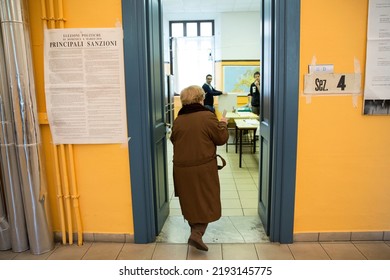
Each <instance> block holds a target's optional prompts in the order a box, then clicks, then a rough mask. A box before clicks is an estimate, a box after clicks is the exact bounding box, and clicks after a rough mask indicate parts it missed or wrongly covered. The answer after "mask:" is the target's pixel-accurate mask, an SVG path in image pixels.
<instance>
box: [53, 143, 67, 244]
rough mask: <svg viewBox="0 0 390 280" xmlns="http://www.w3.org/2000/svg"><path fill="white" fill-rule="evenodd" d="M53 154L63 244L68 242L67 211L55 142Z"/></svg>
mask: <svg viewBox="0 0 390 280" xmlns="http://www.w3.org/2000/svg"><path fill="white" fill-rule="evenodd" d="M53 155H54V166H55V179H56V190H57V200H58V208H59V211H60V222H61V234H62V244H66V230H65V213H64V202H63V197H64V196H63V195H62V189H61V178H60V168H59V162H58V149H57V145H55V144H53Z"/></svg>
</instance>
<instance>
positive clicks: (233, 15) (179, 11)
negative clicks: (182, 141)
mask: <svg viewBox="0 0 390 280" xmlns="http://www.w3.org/2000/svg"><path fill="white" fill-rule="evenodd" d="M174 2H176V1H175V0H163V1H162V4H163V14H164V17H163V18H164V35H165V36H164V47H165V58H164V61H165V64H166V67H165V69H170V74H173V77H174V80H175V82H176V84H175V85H176V89H175V90H174V92H176V93H179V92H180V90H181V89H182V88H184V87H186V86H188V85H190V84H198V85H200V86H201V85H202V84H203V83H204V82H205V76H206V74H212V75H213V76H214V77H215V79H216V80H219V84H220V83H221V78H222V77H221V76H222V75H221V74H220V75H215V74H216V73H221V72H222V71H223V70H222V67H223V66H222V65H224V64H226V63H233V64H237V65H240V64H238V62H237V61H240V60H241V62H240V63H242V64H243V65H247V64H251V65H252V64H253V63H255V62H256V61H257V66H258V67H257V69H258V68H259V60H260V51H259V50H258V48H256V47H254V46H259V45H260V35H259V34H260V2H258V3H257V4H256V3H252V2H251V1H242V2H241V4H242V5H243V7H242V8H240V9H237V8H235V7H234V5H230V4H229V3H225V4H224V7H223V9H221V7H220V5H216V3H215V5H213V4H210V3H208V7H207V8H205V7H203V6H202V5H200V6H199V5H197V7H192V8H191V9H188V10H186V8H185V7H180V6H176V5H173V4H174ZM184 2H185V1H184ZM189 2H191V1H189ZM185 3H186V2H185ZM244 7H245V8H244ZM224 11H230V12H228V13H224ZM204 14H207V15H205V16H203V15H204ZM222 22H225V24H224V25H223V26H221V23H222ZM233 29H234V30H233ZM248 29H249V30H250V31H251V32H248V33H247V34H245V33H242V30H248ZM227 32H229V36H228V35H227ZM232 37H234V38H236V39H235V40H232V39H231V38H232ZM216 50H217V51H216ZM232 55H233V56H234V57H235V59H233V58H232ZM224 56H229V58H230V59H229V61H228V62H227V61H226V59H223V58H224ZM167 61H168V65H167ZM215 65H216V67H217V68H220V69H217V70H216V71H215V72H214V66H215ZM254 65H256V64H254ZM167 66H170V67H167ZM180 66H181V67H180ZM249 67H250V68H251V69H252V68H254V66H243V67H240V66H228V68H229V69H230V70H231V69H232V68H234V69H238V68H239V69H246V71H247V72H248V73H249V70H247V69H248V68H249ZM221 70H222V71H221ZM229 73H230V72H229ZM239 77H241V75H237V77H234V78H237V79H238V78H239ZM252 77H253V73H249V79H244V78H241V80H240V81H244V82H246V83H248V84H247V85H246V86H242V88H241V87H238V86H237V85H235V88H236V89H235V92H237V90H243V91H247V90H248V91H249V86H250V83H251V82H252V81H253V80H252ZM230 84H236V82H233V81H231V82H230V83H229V86H231V85H230ZM213 85H215V84H214V81H213ZM217 88H218V89H220V90H224V91H226V90H227V89H226V88H227V87H226V85H224V86H223V88H222V87H221V86H220V85H218V86H217ZM231 88H232V89H233V88H234V87H233V86H231ZM239 88H240V89H239ZM244 94H246V95H247V94H248V93H247V92H242V93H241V95H242V96H243V97H242V99H245V100H247V98H246V97H244ZM176 99H177V103H180V102H179V97H178V96H177V97H176ZM215 99H217V98H215ZM217 107H218V105H217ZM217 110H218V108H217ZM219 111H221V110H219ZM176 114H177V112H176ZM232 125H234V123H232ZM231 132H233V133H231V134H234V130H233V131H231ZM248 136H249V135H247V134H245V138H249V137H248ZM231 138H234V135H231ZM251 138H252V139H253V136H251ZM232 140H233V139H231V140H230V141H229V142H232ZM167 147H168V149H167V151H168V155H167V157H168V164H167V165H168V184H169V196H170V203H169V205H170V214H169V216H168V218H167V221H166V222H165V224H164V226H163V228H162V230H161V232H160V233H159V235H158V236H157V239H156V240H157V242H168V243H185V242H187V239H188V235H189V227H188V224H187V222H186V221H184V218H183V216H182V215H181V210H180V205H179V200H178V198H177V197H174V195H173V178H172V176H173V175H172V173H173V172H172V162H171V161H172V144H171V143H170V141H169V140H168V141H167ZM243 148H244V155H243V162H242V167H241V168H239V164H238V163H239V155H238V154H237V153H236V152H235V149H234V146H230V147H229V149H226V148H225V145H224V146H222V147H218V154H220V155H221V156H222V157H224V158H225V159H226V160H227V166H226V167H225V168H224V169H223V170H221V171H220V172H219V177H220V181H221V202H222V217H221V219H219V220H218V221H216V222H214V223H211V224H210V225H209V228H208V230H207V231H206V234H205V237H204V238H205V240H206V242H208V243H212V242H219V243H232V242H233V243H234V242H236V243H242V242H264V241H268V240H269V239H268V237H267V235H266V233H265V230H264V228H263V226H262V223H261V221H260V217H259V214H258V210H257V207H258V203H257V202H258V195H259V190H258V182H259V150H258V147H257V149H256V153H254V154H252V153H251V146H244V147H243Z"/></svg>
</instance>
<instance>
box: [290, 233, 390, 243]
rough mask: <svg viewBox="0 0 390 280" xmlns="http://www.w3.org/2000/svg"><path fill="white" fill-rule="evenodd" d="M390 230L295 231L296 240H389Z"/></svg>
mask: <svg viewBox="0 0 390 280" xmlns="http://www.w3.org/2000/svg"><path fill="white" fill-rule="evenodd" d="M389 240H390V231H367V232H306V233H294V242H327V241H389Z"/></svg>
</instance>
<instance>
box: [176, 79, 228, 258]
mask: <svg viewBox="0 0 390 280" xmlns="http://www.w3.org/2000/svg"><path fill="white" fill-rule="evenodd" d="M204 95H205V93H204V91H203V89H202V88H201V87H200V86H196V85H194V86H189V87H187V88H185V89H183V90H182V91H181V93H180V100H181V103H182V105H183V107H182V108H181V109H180V111H179V113H178V116H177V118H176V119H175V121H174V123H173V126H172V134H171V137H170V140H171V142H172V144H173V181H174V191H175V196H176V197H179V203H180V207H181V211H182V214H183V216H184V218H185V219H186V220H187V221H188V224H189V226H190V227H191V235H190V237H189V239H188V243H189V245H191V246H194V247H195V248H197V249H199V250H203V251H208V247H207V245H206V244H205V243H204V242H203V240H202V236H203V235H204V233H205V231H206V228H207V226H208V224H209V223H211V222H214V221H216V220H218V219H219V218H220V217H221V199H220V183H219V176H218V169H220V168H221V167H219V166H218V164H217V157H218V155H217V154H216V151H217V146H219V145H224V144H225V143H226V142H227V140H228V138H229V133H228V129H227V119H226V118H225V117H222V118H221V120H220V121H219V120H218V119H217V117H216V115H215V114H214V113H212V112H210V111H209V110H208V109H207V108H205V107H204V106H203V105H202V103H203V100H204ZM222 161H223V163H225V162H224V160H223V159H222Z"/></svg>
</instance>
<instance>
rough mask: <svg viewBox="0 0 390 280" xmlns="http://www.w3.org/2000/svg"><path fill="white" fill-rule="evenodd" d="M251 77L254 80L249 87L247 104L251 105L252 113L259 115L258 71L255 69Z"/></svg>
mask: <svg viewBox="0 0 390 280" xmlns="http://www.w3.org/2000/svg"><path fill="white" fill-rule="evenodd" d="M253 77H254V78H255V81H254V82H253V83H252V84H251V86H250V89H249V94H248V96H249V104H250V105H251V108H252V113H254V114H256V115H260V72H259V71H256V72H255V73H254V74H253Z"/></svg>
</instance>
